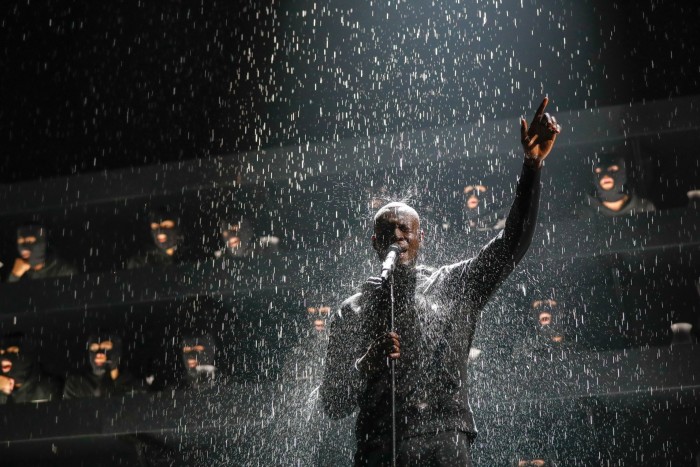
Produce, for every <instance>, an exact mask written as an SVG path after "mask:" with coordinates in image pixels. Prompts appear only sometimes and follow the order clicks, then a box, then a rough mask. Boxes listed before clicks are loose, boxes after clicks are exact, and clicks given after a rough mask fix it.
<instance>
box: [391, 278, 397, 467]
mask: <svg viewBox="0 0 700 467" xmlns="http://www.w3.org/2000/svg"><path fill="white" fill-rule="evenodd" d="M390 286H391V288H390V291H391V332H395V331H394V276H393V275H392V276H391V283H390ZM390 365H391V465H392V467H396V360H394V359H393V358H392V359H391V363H390Z"/></svg>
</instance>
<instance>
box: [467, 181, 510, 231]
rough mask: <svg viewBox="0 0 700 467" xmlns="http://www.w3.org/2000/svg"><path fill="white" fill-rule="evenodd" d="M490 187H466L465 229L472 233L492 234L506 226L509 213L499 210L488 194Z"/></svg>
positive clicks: (479, 185) (477, 185)
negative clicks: (491, 232)
mask: <svg viewBox="0 0 700 467" xmlns="http://www.w3.org/2000/svg"><path fill="white" fill-rule="evenodd" d="M488 190H489V189H488V187H486V186H484V185H481V184H476V185H467V186H465V187H464V190H463V193H462V197H463V201H464V202H463V208H462V216H463V227H464V228H466V229H468V230H471V231H474V230H476V231H481V232H490V231H494V230H501V229H502V228H503V227H505V225H506V216H507V215H508V211H507V210H505V209H499V208H498V207H497V206H496V203H495V202H494V201H493V200H492V199H491V200H490V199H489V198H490V196H489V194H488Z"/></svg>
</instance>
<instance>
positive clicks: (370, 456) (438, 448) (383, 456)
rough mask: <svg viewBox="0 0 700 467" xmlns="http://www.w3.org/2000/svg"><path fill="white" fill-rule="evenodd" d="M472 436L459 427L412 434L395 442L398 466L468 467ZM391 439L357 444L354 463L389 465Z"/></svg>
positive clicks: (365, 466)
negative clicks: (371, 444)
mask: <svg viewBox="0 0 700 467" xmlns="http://www.w3.org/2000/svg"><path fill="white" fill-rule="evenodd" d="M470 448H471V439H470V438H469V435H467V434H466V433H463V432H461V431H451V432H445V433H437V434H430V435H421V436H412V437H410V438H404V439H400V440H398V441H397V443H396V465H398V466H401V467H408V466H416V467H418V466H420V467H471V465H472V462H471V455H470V454H471V453H470V450H471V449H470ZM391 460H392V459H391V439H389V440H388V443H387V444H385V445H383V446H381V447H373V448H365V447H362V446H358V448H357V452H356V453H355V467H391V465H392V464H391Z"/></svg>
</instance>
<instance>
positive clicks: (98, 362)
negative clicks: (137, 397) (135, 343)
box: [63, 334, 144, 399]
mask: <svg viewBox="0 0 700 467" xmlns="http://www.w3.org/2000/svg"><path fill="white" fill-rule="evenodd" d="M86 350H87V357H88V363H89V365H90V367H89V369H87V368H86V369H85V370H83V371H81V372H79V373H74V374H70V375H68V377H67V378H66V384H65V386H64V388H63V398H64V399H80V398H101V397H111V396H116V395H122V394H128V393H133V392H141V391H143V389H144V385H143V384H140V383H139V382H138V381H137V380H136V379H135V378H134V377H133V376H132V375H131V374H130V373H129V372H127V371H125V370H124V369H122V368H121V365H120V363H121V357H122V340H121V338H120V337H118V336H116V335H113V334H95V335H92V336H90V337H89V338H88V340H87V346H86Z"/></svg>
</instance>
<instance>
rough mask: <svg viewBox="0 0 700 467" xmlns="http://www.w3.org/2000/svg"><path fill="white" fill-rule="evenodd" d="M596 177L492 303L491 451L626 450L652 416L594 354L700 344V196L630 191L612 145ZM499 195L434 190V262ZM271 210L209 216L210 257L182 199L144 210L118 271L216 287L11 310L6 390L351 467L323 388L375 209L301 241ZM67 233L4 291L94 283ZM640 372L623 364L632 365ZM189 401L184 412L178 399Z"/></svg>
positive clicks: (248, 455)
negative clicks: (661, 199)
mask: <svg viewBox="0 0 700 467" xmlns="http://www.w3.org/2000/svg"><path fill="white" fill-rule="evenodd" d="M592 175H593V181H594V182H593V183H594V185H593V188H594V189H593V190H592V191H591V195H590V196H589V197H588V198H587V199H586V200H585V201H582V202H581V205H580V206H579V208H580V210H579V211H578V212H577V214H576V216H575V217H573V218H572V219H567V220H566V221H565V222H559V223H557V221H556V220H551V218H550V217H547V216H546V215H544V216H542V215H541V216H540V217H541V218H540V225H539V226H538V232H537V234H536V237H535V240H534V242H533V247H532V248H531V251H530V252H529V253H528V256H527V257H526V259H525V260H524V261H523V263H522V264H521V265H520V266H519V267H518V269H517V270H516V272H515V273H514V275H513V276H512V278H511V279H509V280H508V282H507V283H506V284H505V285H504V286H503V287H502V288H501V290H500V291H499V292H498V293H497V294H496V296H495V297H494V298H493V300H492V301H491V303H490V304H489V306H488V307H487V308H486V310H485V311H484V313H483V316H482V321H481V323H480V324H479V328H478V329H477V333H476V338H475V342H474V347H473V348H472V352H471V354H470V359H469V362H465V365H468V367H469V374H470V378H471V382H472V387H471V389H470V390H471V397H470V400H471V403H472V406H473V409H474V411H475V413H476V417H477V425H478V427H479V429H480V434H479V436H478V437H477V439H476V441H475V444H474V458H475V461H476V462H477V464H479V465H506V464H511V463H513V465H573V464H577V463H578V464H581V465H591V464H595V463H598V462H599V461H600V459H605V458H612V457H614V456H615V454H614V451H615V449H617V450H619V449H622V448H621V447H620V446H617V447H611V445H610V442H611V437H610V433H611V432H612V431H614V428H613V426H614V427H619V426H622V425H623V424H624V423H627V424H628V425H629V424H632V423H634V421H633V420H634V418H633V417H629V418H628V419H627V420H626V421H623V420H617V421H614V422H613V421H611V420H610V417H611V416H610V415H609V414H606V410H607V409H606V408H601V406H600V405H599V404H598V403H597V402H596V400H595V398H592V397H586V396H590V394H591V393H594V392H595V390H592V389H591V388H592V387H595V385H596V384H598V383H599V382H600V379H601V378H604V377H605V376H606V375H604V374H603V373H604V370H601V369H600V368H599V367H600V361H598V362H597V363H598V366H596V362H595V361H593V360H595V358H593V357H591V355H598V357H596V358H598V360H600V357H599V355H600V353H598V354H596V353H595V352H616V351H624V349H632V348H649V347H655V348H667V347H669V346H679V345H686V346H688V348H691V347H694V346H695V343H696V342H697V331H698V328H699V327H700V321H699V320H698V292H697V289H696V288H697V287H698V278H699V277H700V271H699V269H700V268H698V266H697V264H696V263H697V261H695V262H693V261H692V256H693V248H694V246H693V242H692V238H693V235H696V234H697V231H698V226H699V225H700V222H699V221H698V208H697V205H696V201H697V199H698V198H697V197H696V196H697V194H698V193H697V192H693V193H689V195H688V196H689V202H688V204H687V206H684V207H683V208H679V209H674V210H672V212H668V213H664V212H662V211H658V210H655V207H654V205H653V203H652V202H651V201H649V200H647V199H644V198H643V197H641V196H639V195H637V194H636V193H635V192H634V191H633V190H632V189H631V188H630V186H631V185H632V184H631V183H630V182H629V180H628V179H627V175H626V169H625V161H624V160H623V159H621V158H616V157H601V158H600V160H599V161H598V163H597V164H596V165H594V168H593V174H592ZM390 191H391V190H390V189H387V187H386V186H383V185H381V184H376V185H375V186H374V187H373V188H372V190H371V191H368V192H366V193H363V196H364V198H363V200H362V203H364V204H365V207H363V209H364V210H366V212H368V213H371V212H372V211H373V210H376V209H377V208H378V207H380V206H381V205H382V204H383V203H384V202H386V201H388V200H390V199H392V198H391V193H390ZM492 191H494V190H492V187H489V186H486V185H484V184H481V183H478V182H475V183H472V184H465V185H464V186H463V187H460V189H459V190H458V192H457V193H456V195H454V196H453V199H452V204H450V205H449V206H447V205H446V204H445V203H443V204H445V206H447V207H444V206H443V208H442V209H440V208H435V207H432V208H431V207H429V206H430V203H424V204H423V207H424V208H425V213H426V214H425V216H424V218H423V223H424V225H423V228H424V229H425V230H426V232H427V240H426V244H425V246H424V249H425V251H424V253H423V257H422V259H423V260H424V261H426V262H428V263H434V264H444V263H447V262H451V261H456V260H459V259H462V258H463V257H468V256H469V255H470V253H473V252H475V251H476V250H477V249H478V248H480V247H481V246H483V244H485V243H486V242H487V241H488V240H489V239H490V238H492V237H493V236H495V235H497V234H498V232H499V231H500V230H501V229H502V228H503V225H504V220H505V218H506V216H507V212H508V207H509V201H510V199H508V196H503V198H504V199H498V196H497V195H496V194H494V193H492ZM365 208H366V209H365ZM253 212H254V211H251V209H248V210H241V211H235V215H234V214H233V213H230V214H228V215H220V216H218V217H217V218H216V219H214V220H213V221H212V220H211V219H210V223H211V224H213V225H215V226H216V229H215V232H216V234H215V236H214V237H215V239H214V243H215V244H216V245H217V246H218V247H217V248H214V249H212V251H210V254H209V255H208V256H206V257H201V256H200V257H196V255H193V254H192V253H191V250H189V249H188V248H187V242H186V239H187V237H186V236H184V235H182V231H183V228H182V227H183V225H182V223H183V220H182V218H181V216H180V214H179V211H178V209H177V207H176V206H174V205H172V204H163V205H157V206H156V205H154V206H152V207H150V208H149V210H148V215H147V216H143V217H142V218H141V220H140V222H141V223H142V224H143V230H144V231H148V232H149V233H150V244H149V245H148V246H146V247H143V248H141V249H139V251H138V252H137V253H135V254H133V255H131V256H127V257H126V258H125V259H124V260H123V261H121V262H120V264H118V265H115V267H114V271H116V272H114V274H117V277H121V278H122V280H123V281H124V282H129V281H130V280H131V281H134V282H139V281H141V280H143V279H144V278H147V279H148V280H152V281H155V282H157V281H172V282H174V283H175V285H174V286H173V287H174V288H175V289H177V282H178V280H180V281H182V277H186V278H189V279H188V280H190V281H191V280H192V277H195V276H196V277H198V278H199V279H198V280H200V281H201V282H203V283H207V282H216V281H217V280H218V281H219V284H218V286H211V292H210V293H207V292H202V290H204V289H206V286H202V287H200V289H199V292H198V293H194V294H193V293H190V294H189V295H188V296H185V297H176V298H174V299H171V300H153V301H144V302H142V303H131V304H128V305H127V304H124V305H121V306H119V305H115V306H112V307H102V309H99V308H100V307H96V309H95V310H87V309H85V310H84V309H80V308H75V309H73V310H72V311H70V310H68V311H66V312H65V313H63V314H61V315H60V317H56V318H52V319H53V321H51V319H48V318H46V319H47V320H48V323H49V324H48V325H47V321H41V319H40V318H37V317H34V318H32V319H33V320H31V319H30V320H27V321H26V323H27V324H26V325H24V326H12V325H10V324H9V319H8V316H9V315H8V314H7V313H5V314H4V316H3V325H2V331H3V336H2V341H1V342H0V360H1V361H2V373H1V374H0V404H13V405H16V404H23V403H24V404H37V403H48V404H71V403H74V404H77V403H78V402H75V401H76V400H82V401H85V400H88V399H89V400H91V401H90V402H89V404H92V405H88V407H93V408H94V407H99V404H98V402H97V401H102V402H100V403H102V404H104V411H105V412H104V413H110V410H113V411H116V410H117V409H116V408H114V407H117V405H119V406H121V407H122V411H123V407H127V408H131V410H133V411H136V412H139V411H144V413H145V412H148V411H145V410H144V407H150V408H151V411H150V415H147V414H145V415H143V416H142V417H141V418H139V419H138V420H135V421H133V427H134V428H133V430H134V431H133V433H132V434H128V435H124V434H123V433H122V434H120V435H118V436H120V437H121V438H122V439H123V441H124V442H125V443H126V444H127V445H129V446H131V448H133V455H134V456H135V457H134V458H135V459H137V461H138V462H140V463H141V465H180V464H182V465H193V464H196V463H200V464H201V465H237V464H246V465H349V464H350V463H351V459H352V454H353V449H354V448H353V443H354V441H353V435H352V430H353V426H352V425H353V420H352V417H350V418H348V419H346V420H341V421H332V420H329V419H327V418H326V417H325V416H324V415H323V413H322V411H321V408H320V404H319V403H318V392H317V388H318V385H319V384H320V381H321V378H322V376H323V360H324V355H325V347H326V341H327V327H326V321H327V319H329V317H330V316H332V310H333V309H334V307H335V306H336V305H337V304H338V303H339V302H340V301H341V300H342V299H343V298H345V296H347V295H349V294H350V293H352V291H353V290H354V289H356V288H357V286H359V284H361V283H362V281H363V280H364V279H365V278H366V277H368V276H370V275H373V274H376V272H377V264H376V259H375V258H373V254H372V252H371V248H370V245H369V235H370V233H371V232H370V230H371V220H370V219H371V217H370V216H357V217H356V218H355V219H354V220H352V222H348V225H349V227H347V229H348V230H349V231H352V230H353V229H354V232H356V233H359V234H357V235H354V236H347V237H343V236H341V237H340V238H337V237H336V238H334V239H329V240H328V241H327V242H325V244H324V248H316V249H314V250H312V249H309V250H304V249H296V250H295V251H291V250H286V249H285V240H286V239H287V238H289V236H290V233H289V231H285V232H284V233H282V232H277V231H274V229H260V228H259V226H260V225H261V221H260V218H262V217H264V216H262V215H258V214H254V213H253ZM422 212H423V211H422ZM545 212H546V211H545ZM268 217H269V216H268ZM307 222H311V223H313V221H311V220H307ZM658 225H661V226H664V225H665V227H664V228H663V229H659V228H657V227H656V226H658ZM669 229H673V233H669ZM58 235H59V234H58V233H57V232H55V231H53V230H52V229H50V228H47V225H46V224H45V223H43V222H42V220H41V219H40V218H33V219H32V220H31V221H30V222H23V223H21V224H19V225H18V226H17V229H16V237H15V240H16V251H15V252H14V254H13V255H12V257H11V258H3V260H4V262H5V268H4V270H5V278H6V282H7V283H8V284H7V285H4V286H2V287H3V288H2V293H3V294H4V295H5V296H8V295H7V293H8V291H9V288H10V287H17V286H21V287H24V289H23V290H24V291H26V293H27V294H31V293H32V291H33V290H34V291H36V290H38V288H43V289H44V291H45V289H47V288H51V287H68V288H70V287H71V285H70V284H72V283H76V282H79V281H80V278H81V274H83V273H84V271H82V270H81V268H80V267H79V266H76V262H77V261H73V260H74V259H75V258H70V257H69V256H68V255H67V252H65V251H60V252H59V251H57V249H54V248H51V246H52V238H53V237H52V236H58ZM57 243H60V242H57ZM640 245H642V246H644V247H646V250H645V251H642V252H641V253H640V250H639V246H640ZM669 245H676V247H670V246H669ZM678 245H680V246H678ZM222 277H223V278H224V279H223V282H221V281H222V279H221V278H222ZM262 277H264V279H262ZM178 278H179V279H178ZM93 280H94V279H93ZM263 282H265V283H266V284H267V285H261V284H262V283H263ZM121 286H122V287H123V284H122V285H121ZM139 286H141V287H146V286H147V284H146V285H144V284H143V283H142V284H134V287H136V288H138V287H139ZM175 295H177V294H175ZM107 308H109V310H108V309H107ZM10 309H11V308H10ZM11 311H12V309H11ZM57 316H58V315H57ZM13 319H14V320H16V317H14V318H13ZM42 319H43V318H42ZM20 322H22V321H21V320H20ZM70 322H72V323H74V325H73V326H70V325H68V324H66V323H70ZM37 323H43V324H44V325H45V326H47V327H52V332H51V333H47V332H46V330H45V328H44V327H42V326H39V325H38V324H37ZM51 323H52V324H51ZM76 323H77V324H76ZM49 354H50V355H49ZM591 358H593V360H591ZM57 362H58V363H57ZM603 366H604V365H603ZM630 372H631V375H630V376H625V377H624V378H628V379H633V378H634V377H635V373H634V371H633V370H630ZM66 400H71V401H72V402H63V401H66ZM175 400H177V401H179V402H178V403H179V404H180V407H181V408H182V411H180V412H177V415H175V414H174V412H172V411H170V412H169V411H168V408H169V407H171V406H173V401H175ZM84 403H85V404H88V402H84ZM110 404H111V405H110ZM76 407H79V406H76ZM109 407H112V408H113V409H109ZM154 408H161V409H162V411H160V412H158V410H156V409H154ZM156 412H157V413H156ZM173 417H175V418H177V423H176V424H175V426H176V428H174V429H173V428H172V425H171V423H170V422H168V421H167V420H168V419H169V418H173ZM616 417H617V415H616ZM696 418H697V417H696ZM5 423H6V426H9V425H7V423H8V422H7V421H6V422H5ZM37 423H46V421H45V420H37ZM123 423H126V422H123ZM693 423H696V424H697V420H696V421H695V422H693ZM183 427H187V428H186V429H185V428H183ZM618 429H619V428H618ZM126 431H127V432H128V431H129V428H128V427H127V428H126ZM137 432H138V434H137ZM59 433H60V430H59ZM87 436H89V435H87ZM115 436H117V435H115ZM612 438H613V440H612V442H613V444H614V436H613V437H612ZM633 438H634V437H633ZM8 439H10V438H8ZM617 442H618V444H619V442H620V441H619V440H618V441H617ZM8 445H9V444H8ZM698 452H700V448H698Z"/></svg>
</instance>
